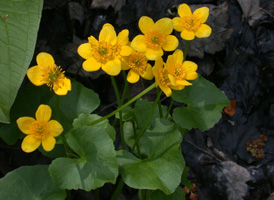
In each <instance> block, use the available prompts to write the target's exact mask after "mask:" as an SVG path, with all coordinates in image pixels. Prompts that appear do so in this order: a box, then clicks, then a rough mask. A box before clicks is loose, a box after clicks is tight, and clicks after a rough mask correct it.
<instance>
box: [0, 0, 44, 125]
mask: <svg viewBox="0 0 274 200" xmlns="http://www.w3.org/2000/svg"><path fill="white" fill-rule="evenodd" d="M42 6H43V1H42V0H41V1H37V0H20V1H18V0H1V1H0V16H1V17H0V35H1V37H0V47H1V48H0V71H1V73H0V80H1V85H0V122H3V123H9V122H10V116H9V115H10V114H9V112H10V108H11V106H12V104H13V102H14V100H15V97H16V95H17V92H18V90H19V87H20V85H21V83H22V81H23V79H24V77H25V74H26V71H27V69H28V67H29V64H30V62H31V59H32V57H33V52H34V48H35V43H36V38H37V32H38V28H39V23H40V18H41V11H42ZM4 16H5V17H4Z"/></svg>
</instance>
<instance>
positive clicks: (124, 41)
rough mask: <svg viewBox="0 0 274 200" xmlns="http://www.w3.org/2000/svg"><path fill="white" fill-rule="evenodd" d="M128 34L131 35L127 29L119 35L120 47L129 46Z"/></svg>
mask: <svg viewBox="0 0 274 200" xmlns="http://www.w3.org/2000/svg"><path fill="white" fill-rule="evenodd" d="M128 34H129V31H128V30H127V29H124V30H122V31H121V32H120V33H119V34H118V38H117V42H118V43H119V44H120V45H127V44H128V43H129V39H128Z"/></svg>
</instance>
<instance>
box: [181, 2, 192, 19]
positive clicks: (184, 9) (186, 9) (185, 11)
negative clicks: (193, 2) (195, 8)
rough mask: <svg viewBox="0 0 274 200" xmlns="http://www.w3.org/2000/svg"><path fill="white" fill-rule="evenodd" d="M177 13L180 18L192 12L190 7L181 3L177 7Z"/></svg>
mask: <svg viewBox="0 0 274 200" xmlns="http://www.w3.org/2000/svg"><path fill="white" fill-rule="evenodd" d="M178 14H179V16H180V17H181V18H183V17H185V16H189V15H192V12H191V9H190V7H189V6H188V5H187V4H185V3H183V4H181V5H180V6H179V8H178Z"/></svg>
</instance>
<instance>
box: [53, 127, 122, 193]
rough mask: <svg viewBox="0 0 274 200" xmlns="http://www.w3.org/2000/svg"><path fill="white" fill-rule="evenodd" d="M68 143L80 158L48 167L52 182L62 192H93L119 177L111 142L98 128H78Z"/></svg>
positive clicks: (71, 133) (61, 159) (59, 161)
mask: <svg viewBox="0 0 274 200" xmlns="http://www.w3.org/2000/svg"><path fill="white" fill-rule="evenodd" d="M67 143H68V145H69V146H70V147H71V149H72V150H73V151H74V152H75V153H77V154H78V155H79V158H57V159H55V160H54V161H53V162H52V164H51V165H50V166H49V172H50V175H51V177H52V179H53V181H54V182H55V183H56V184H57V185H58V186H59V187H60V188H62V189H69V190H71V189H74V190H77V189H83V190H85V191H90V190H92V189H96V188H98V187H101V186H103V185H104V184H105V183H108V182H110V183H113V184H114V183H115V181H116V178H117V176H118V165H117V161H116V152H115V150H114V145H113V141H112V139H110V137H109V136H108V134H107V133H106V131H105V130H104V129H102V128H99V127H93V126H78V127H76V128H74V129H72V130H71V131H70V132H69V133H68V134H67Z"/></svg>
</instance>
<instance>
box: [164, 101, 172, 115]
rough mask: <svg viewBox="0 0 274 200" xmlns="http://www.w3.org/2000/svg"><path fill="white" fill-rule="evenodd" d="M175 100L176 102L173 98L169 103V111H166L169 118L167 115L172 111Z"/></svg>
mask: <svg viewBox="0 0 274 200" xmlns="http://www.w3.org/2000/svg"><path fill="white" fill-rule="evenodd" d="M173 102H174V100H173V99H171V102H170V104H169V107H168V110H167V112H166V116H165V118H166V119H167V117H168V114H169V113H170V110H171V108H172V105H173Z"/></svg>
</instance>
